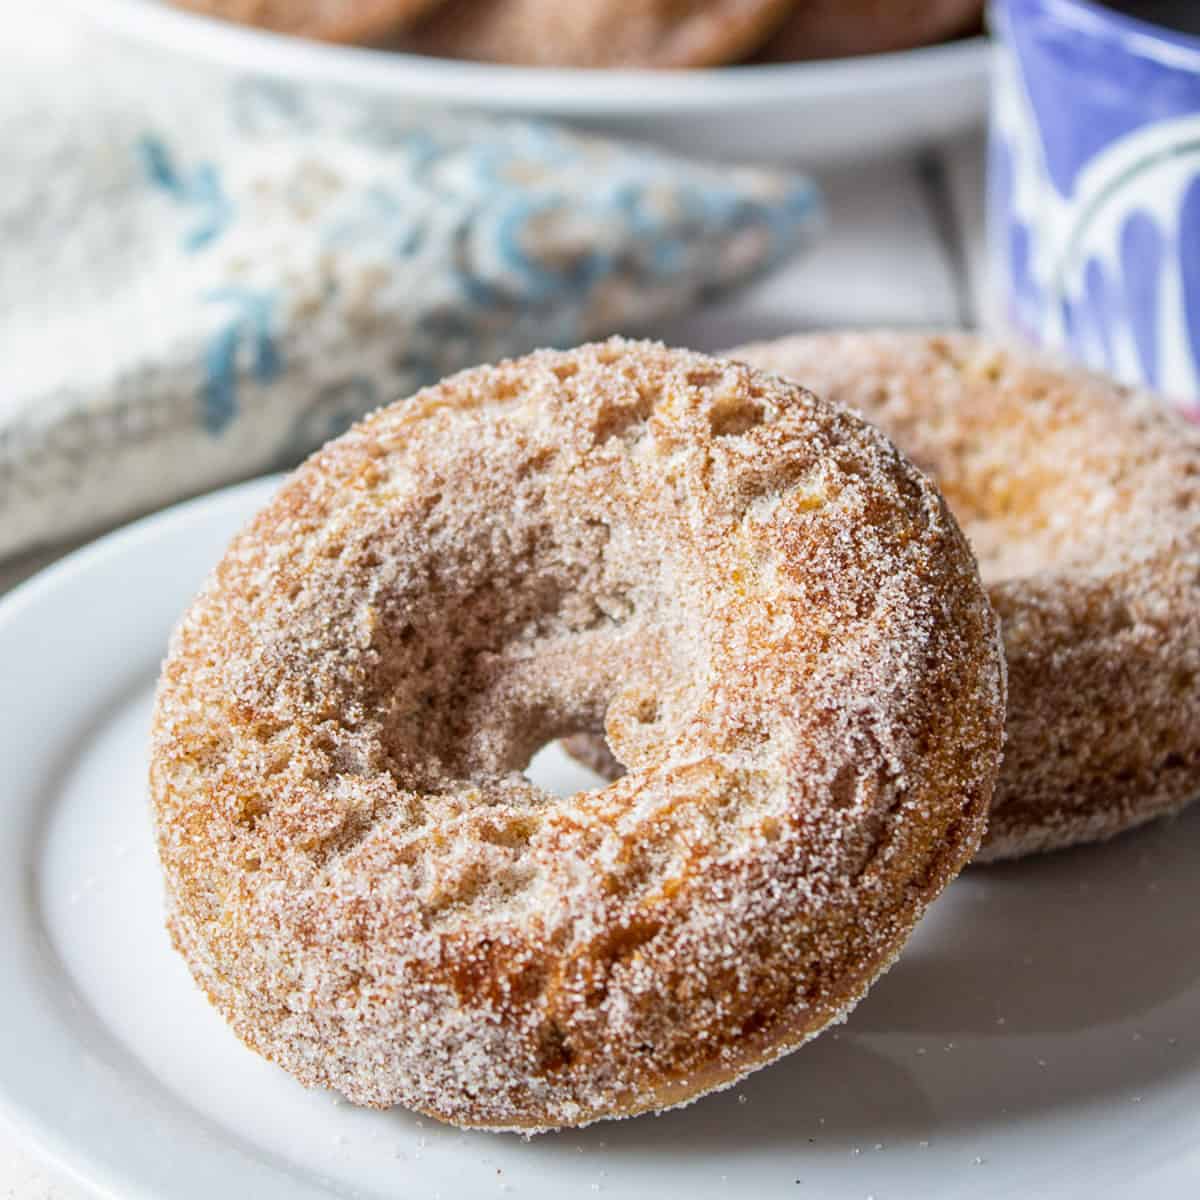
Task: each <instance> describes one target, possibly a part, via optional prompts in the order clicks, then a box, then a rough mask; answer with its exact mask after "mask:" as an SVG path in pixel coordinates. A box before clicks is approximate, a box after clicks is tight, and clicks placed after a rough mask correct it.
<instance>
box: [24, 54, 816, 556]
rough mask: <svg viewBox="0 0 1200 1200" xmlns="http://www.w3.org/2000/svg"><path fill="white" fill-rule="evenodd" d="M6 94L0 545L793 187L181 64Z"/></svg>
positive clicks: (555, 308)
mask: <svg viewBox="0 0 1200 1200" xmlns="http://www.w3.org/2000/svg"><path fill="white" fill-rule="evenodd" d="M5 71H6V81H5V86H4V87H3V88H2V89H0V154H2V155H3V157H4V162H5V166H4V179H5V186H4V188H3V189H0V239H2V240H0V247H2V248H0V556H3V555H6V554H12V553H14V552H17V551H20V550H23V549H26V548H28V547H30V546H33V545H35V544H37V543H39V542H46V541H52V540H57V539H60V538H63V537H66V536H68V535H74V534H78V533H81V532H83V531H85V530H87V529H92V528H96V527H99V526H100V525H103V524H109V523H112V522H113V521H115V520H117V519H120V518H122V517H125V516H127V515H130V514H133V513H136V512H140V511H146V510H148V509H150V508H153V507H156V506H158V505H161V504H164V503H167V502H169V501H171V500H173V499H176V498H178V497H181V496H184V495H188V494H193V493H196V492H199V491H203V490H205V489H207V488H211V487H214V486H216V485H219V484H222V483H226V482H228V481H231V480H234V479H237V478H242V477H246V476H248V475H251V474H255V473H258V472H262V471H266V470H271V469H276V468H278V467H281V466H286V465H289V464H291V463H294V462H296V461H297V460H298V459H299V458H300V457H301V456H303V455H304V454H305V453H307V452H308V451H310V450H312V449H313V448H314V447H316V446H317V445H319V444H320V443H321V442H323V441H325V440H326V439H327V438H329V437H330V436H332V435H334V434H337V433H338V432H340V431H341V430H342V429H343V428H344V427H345V426H346V425H347V424H348V423H349V422H350V421H351V420H353V419H354V418H356V417H357V416H359V415H361V414H362V413H364V412H366V411H367V410H369V409H371V408H373V407H375V406H376V405H378V404H381V403H384V402H386V401H388V400H390V399H392V398H394V397H396V396H401V395H404V394H407V393H410V392H412V391H414V390H416V389H417V388H419V387H421V386H422V385H424V384H427V383H430V382H431V381H434V380H436V379H438V378H440V377H441V376H443V375H445V374H447V373H448V372H451V371H454V370H457V369H459V368H461V367H465V366H468V365H471V364H474V363H477V362H486V361H492V360H495V359H497V358H500V357H504V356H508V355H513V354H520V353H524V352H525V351H528V350H530V349H532V348H534V347H535V346H540V345H567V344H573V343H576V342H579V341H583V340H587V339H590V338H594V337H598V336H601V335H604V334H608V333H610V332H614V331H618V330H636V329H637V328H638V327H642V326H644V325H645V324H646V323H648V322H650V321H652V320H654V319H657V318H659V317H662V316H665V315H667V314H668V313H672V312H676V311H679V310H681V309H682V308H684V307H685V306H687V305H689V304H692V303H694V302H695V301H697V300H698V299H700V298H702V297H705V296H707V295H709V294H711V293H713V292H715V291H717V290H719V289H723V288H726V287H728V286H730V285H732V284H735V283H738V282H740V281H742V280H745V279H746V278H748V277H749V276H751V275H753V274H755V273H756V272H758V271H760V270H762V269H764V268H766V267H768V266H771V265H773V264H775V263H777V262H779V261H780V260H782V259H783V258H785V257H786V256H788V255H790V254H791V253H792V252H794V251H795V250H797V249H798V248H799V247H801V246H803V245H804V244H805V242H806V240H807V239H808V238H809V237H810V235H811V234H812V232H813V231H814V229H815V228H816V226H817V224H818V223H819V204H818V201H817V197H816V194H815V192H814V189H813V187H812V185H811V184H810V183H809V182H808V181H807V180H806V179H805V178H803V177H800V176H796V175H792V174H789V173H786V172H772V171H762V170H749V169H747V170H738V169H730V168H728V167H706V166H701V165H697V164H693V163H688V162H684V161H681V160H679V159H676V158H672V157H670V156H667V155H665V154H662V153H658V152H656V151H652V150H649V149H641V148H635V147H627V146H619V145H613V144H609V143H605V142H601V141H596V140H591V139H585V138H582V137H579V136H575V135H572V134H569V133H566V132H564V131H561V130H559V129H556V128H551V127H547V126H544V125H540V124H534V123H524V122H508V123H497V122H492V121H488V120H485V119H483V118H462V117H452V116H448V115H440V114H439V115H436V116H433V115H431V114H429V113H427V112H414V111H410V110H406V109H400V108H396V107H394V106H393V107H392V108H390V109H388V108H384V107H382V106H380V105H378V104H376V105H372V104H370V103H368V102H366V101H363V100H362V99H358V98H349V97H346V96H345V95H339V94H334V93H320V94H314V93H311V92H302V91H300V90H298V89H295V88H292V87H289V86H284V85H281V84H278V83H272V82H266V81H263V80H256V79H248V78H234V77H231V76H224V75H216V76H214V75H213V74H211V73H209V72H197V73H196V74H195V75H189V74H187V73H186V72H181V71H180V70H178V69H176V68H174V67H172V68H171V69H170V70H167V71H164V73H163V75H162V76H161V77H160V78H158V79H155V78H153V77H152V76H147V75H146V74H145V73H144V72H129V73H127V74H126V75H125V76H121V75H120V73H117V74H114V73H112V72H109V73H108V75H106V76H105V77H104V82H103V86H101V85H100V84H98V83H97V82H95V81H92V82H91V83H88V82H87V81H86V80H85V81H83V82H80V81H78V80H76V81H74V82H73V83H72V82H70V81H68V80H67V79H66V78H65V77H64V76H63V75H58V76H57V77H56V78H55V79H53V80H47V79H45V78H44V77H40V76H38V75H36V74H35V73H32V72H28V73H26V75H24V76H23V75H22V74H21V72H20V71H19V70H18V69H16V68H15V65H14V64H13V63H11V62H9V63H6V64H5Z"/></svg>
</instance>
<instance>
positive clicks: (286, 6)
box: [171, 0, 441, 43]
mask: <svg viewBox="0 0 1200 1200" xmlns="http://www.w3.org/2000/svg"><path fill="white" fill-rule="evenodd" d="M171 3H173V4H175V5H176V6H178V7H179V8H187V9H191V10H192V11H193V12H198V13H202V14H204V15H205V16H208V17H217V18H219V19H220V20H222V21H235V22H237V23H238V24H239V25H255V26H258V27H259V28H260V29H270V30H273V31H274V32H276V33H290V34H295V35H297V36H298V37H307V38H315V39H316V40H318V41H323V42H350V43H354V42H360V43H369V42H377V41H381V40H383V39H385V38H388V37H390V36H393V35H394V34H396V33H397V32H398V31H399V30H400V29H402V28H403V27H404V26H406V25H407V24H408V23H409V22H411V21H413V20H415V19H416V18H417V17H418V16H420V15H421V14H422V13H424V12H425V11H426V10H427V9H429V8H432V7H433V5H434V4H437V3H441V0H171Z"/></svg>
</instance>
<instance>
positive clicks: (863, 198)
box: [0, 13, 984, 1200]
mask: <svg viewBox="0 0 1200 1200" xmlns="http://www.w3.org/2000/svg"><path fill="white" fill-rule="evenodd" d="M72 36H73V35H72V31H71V30H70V29H69V28H68V27H66V26H65V25H64V24H63V23H62V21H61V18H57V17H55V16H53V15H52V14H51V13H46V14H37V13H34V14H32V15H29V14H22V15H21V16H15V17H13V18H11V19H10V16H9V15H8V14H6V18H5V21H4V22H0V62H2V61H3V57H4V55H5V54H8V53H14V52H18V51H19V52H20V53H23V54H24V55H26V56H27V57H28V56H38V57H41V58H44V60H45V63H46V69H47V70H53V69H54V66H55V63H56V61H58V62H61V61H62V60H63V57H64V54H65V53H66V52H68V51H69V49H70V44H71V43H70V39H71V37H72ZM0 86H3V85H2V82H0ZM0 152H2V148H0ZM982 155H983V148H982V139H981V137H979V136H973V137H970V138H967V139H964V140H962V141H961V142H958V143H955V144H953V145H949V146H945V147H942V148H940V149H938V150H935V151H929V152H927V153H925V154H924V155H923V156H922V157H920V158H917V159H912V160H899V161H892V162H878V163H870V164H863V165H861V166H857V167H854V168H850V169H840V170H838V171H837V172H835V173H830V174H826V175H821V176H820V178H821V183H822V185H823V187H824V189H825V193H826V198H827V201H828V205H829V209H830V212H831V214H832V223H831V227H830V229H829V231H828V232H827V234H826V236H825V237H824V239H823V240H822V242H821V243H820V245H819V246H818V247H817V248H816V250H815V251H814V252H812V253H810V254H808V255H807V256H805V257H802V258H801V259H799V260H797V261H796V262H795V263H793V264H791V265H789V266H788V267H786V268H784V269H782V270H780V271H778V272H776V273H775V274H774V275H772V276H770V277H769V278H767V279H765V280H763V281H762V282H760V283H758V284H756V285H754V286H753V287H751V288H749V289H746V290H745V291H743V292H741V293H740V294H738V295H737V296H736V297H734V298H731V299H727V300H724V301H722V302H721V303H719V304H715V305H712V306H710V307H708V308H706V309H703V310H700V311H698V312H695V313H693V314H690V315H689V316H688V317H686V318H683V319H680V320H676V321H674V322H671V323H670V324H669V325H664V326H662V327H659V328H655V329H651V330H647V331H646V332H648V333H650V334H653V335H654V336H658V337H662V338H663V339H664V340H666V341H668V342H674V343H677V344H687V345H691V346H694V347H696V348H698V349H708V350H716V349H720V348H722V347H726V346H731V345H734V344H736V343H738V342H744V341H749V340H751V339H753V338H761V337H774V336H780V335H783V334H786V333H792V332H795V331H798V330H803V329H813V328H819V327H828V326H838V325H857V326H871V325H890V326H910V327H928V326H959V327H962V326H972V325H975V324H976V323H978V320H979V317H980V313H981V312H982V297H983V294H984V289H983V272H982V199H981V198H982V185H981V180H982ZM72 548H73V546H66V547H57V548H55V549H53V550H50V551H43V552H39V553H37V554H33V555H28V556H25V557H23V558H20V559H18V560H16V561H8V562H4V563H0V595H2V594H3V593H4V592H5V591H7V590H8V589H10V588H12V587H13V586H15V585H16V584H18V583H19V582H20V581H21V580H23V579H25V578H27V577H28V576H30V575H32V574H33V573H34V572H35V571H37V570H39V569H41V568H42V567H43V566H45V565H47V564H49V563H50V562H53V561H54V560H55V559H56V558H58V557H60V556H61V555H62V554H63V553H65V552H66V551H67V550H70V549H72ZM91 1195H92V1193H91V1192H90V1191H89V1190H88V1189H85V1188H83V1187H81V1186H80V1185H78V1184H77V1183H74V1182H73V1181H71V1180H69V1179H67V1178H65V1177H64V1176H63V1175H62V1174H61V1172H59V1171H58V1170H56V1169H54V1168H52V1167H50V1166H48V1165H46V1164H43V1163H42V1162H41V1161H40V1160H38V1159H37V1158H36V1157H35V1156H34V1155H33V1154H31V1153H30V1152H29V1151H28V1150H27V1149H26V1148H25V1147H24V1146H23V1145H22V1143H21V1141H20V1139H19V1138H17V1137H15V1136H13V1135H12V1134H11V1133H10V1132H9V1131H8V1130H7V1129H6V1128H5V1127H4V1126H3V1125H2V1124H0V1200H85V1198H88V1197H91ZM164 1200H168V1198H165V1197H164Z"/></svg>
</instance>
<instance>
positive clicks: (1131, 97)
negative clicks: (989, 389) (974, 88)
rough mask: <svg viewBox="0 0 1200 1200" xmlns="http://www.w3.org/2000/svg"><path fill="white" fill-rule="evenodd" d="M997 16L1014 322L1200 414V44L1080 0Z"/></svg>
mask: <svg viewBox="0 0 1200 1200" xmlns="http://www.w3.org/2000/svg"><path fill="white" fill-rule="evenodd" d="M994 15H995V25H996V29H997V32H998V33H999V35H1000V41H1001V44H1002V47H1003V52H1002V54H1001V55H1000V57H999V60H998V62H997V69H996V72H995V76H994V80H995V83H994V87H995V96H994V103H993V122H992V145H991V164H990V171H989V197H988V208H989V230H990V233H989V237H990V242H991V248H990V253H991V258H992V262H993V264H994V275H995V282H996V284H997V285H998V289H999V291H1000V292H1001V294H1002V295H1003V296H1004V298H1005V302H1006V304H1007V306H1008V310H1007V312H1006V313H1004V314H1002V315H1003V317H1004V319H1005V320H1006V322H1007V323H1008V324H1009V325H1011V326H1012V327H1014V328H1016V329H1017V330H1018V331H1019V332H1020V333H1022V334H1023V335H1024V336H1025V337H1027V338H1029V339H1031V340H1033V341H1039V342H1043V343H1045V344H1047V345H1049V346H1053V347H1061V348H1063V349H1065V350H1066V351H1067V352H1068V353H1069V354H1070V355H1071V356H1072V357H1074V358H1076V359H1078V360H1080V361H1081V362H1083V363H1085V364H1087V365H1088V366H1091V367H1094V368H1097V369H1100V370H1105V371H1109V372H1111V373H1113V374H1115V375H1117V376H1118V377H1120V378H1121V379H1124V380H1126V381H1127V382H1129V383H1133V384H1140V385H1144V386H1147V387H1150V388H1153V389H1155V390H1158V391H1161V392H1163V393H1165V394H1166V395H1167V396H1168V397H1169V398H1170V399H1171V400H1172V401H1173V402H1174V403H1175V405H1176V406H1177V407H1178V408H1179V409H1180V410H1181V411H1182V412H1184V413H1185V414H1187V415H1189V416H1191V417H1193V418H1195V419H1200V41H1196V42H1193V43H1191V44H1190V45H1189V44H1188V42H1187V39H1185V38H1183V37H1182V36H1180V37H1179V38H1178V39H1177V40H1169V39H1170V38H1171V35H1164V39H1163V40H1161V41H1156V40H1155V39H1152V38H1147V37H1146V36H1144V31H1143V30H1142V29H1140V28H1139V27H1138V26H1137V25H1135V24H1134V23H1132V22H1130V21H1129V20H1128V18H1125V17H1122V16H1119V15H1115V14H1113V13H1112V12H1110V11H1108V10H1104V9H1101V8H1098V7H1096V6H1093V5H1089V4H1086V3H1076V2H1074V0H1065V2H1064V0H1001V2H1000V3H998V4H997V5H996V6H995V9H994ZM1064 96H1069V97H1070V103H1068V104H1064V103H1063V97H1064Z"/></svg>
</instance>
